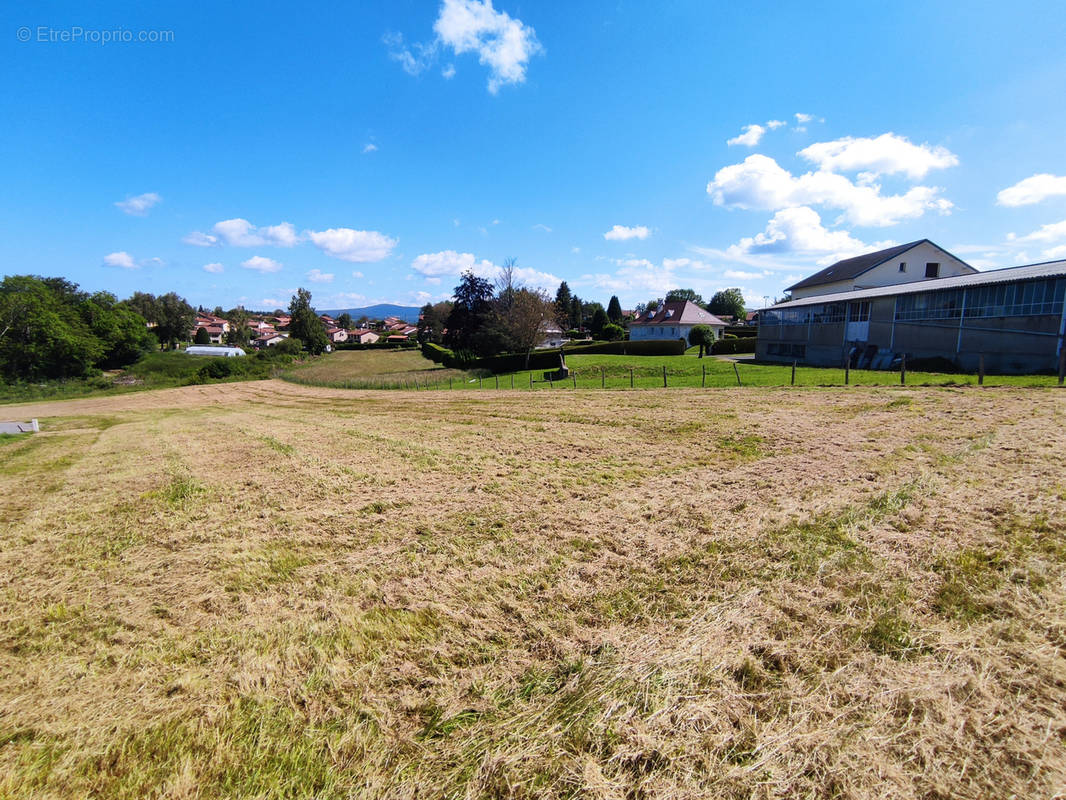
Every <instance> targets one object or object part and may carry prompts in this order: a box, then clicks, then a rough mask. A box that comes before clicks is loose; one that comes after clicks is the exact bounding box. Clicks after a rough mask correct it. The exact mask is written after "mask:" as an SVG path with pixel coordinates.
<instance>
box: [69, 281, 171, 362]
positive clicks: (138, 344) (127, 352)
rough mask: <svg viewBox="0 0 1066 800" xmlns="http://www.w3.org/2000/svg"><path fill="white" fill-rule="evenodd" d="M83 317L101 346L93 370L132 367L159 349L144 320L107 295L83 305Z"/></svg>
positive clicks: (98, 294) (99, 296)
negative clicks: (102, 347) (100, 354)
mask: <svg viewBox="0 0 1066 800" xmlns="http://www.w3.org/2000/svg"><path fill="white" fill-rule="evenodd" d="M82 316H83V318H84V319H85V321H86V322H88V324H89V328H90V329H91V330H92V332H93V334H94V335H96V336H97V338H99V339H100V341H101V342H102V343H103V345H104V354H103V356H102V357H101V359H100V360H99V362H97V364H96V366H98V367H101V368H103V369H118V368H119V367H124V366H126V365H127V364H132V363H133V362H134V361H136V360H137V359H138V358H140V357H141V356H142V355H144V354H145V353H147V352H148V351H150V350H153V349H155V348H156V347H157V346H158V341H157V340H156V338H155V336H153V335H152V334H151V333H150V332H149V330H148V323H147V321H146V320H145V318H144V317H142V316H141V315H140V314H138V313H137V312H135V311H134V310H133V309H131V308H129V307H128V306H127V305H125V304H123V303H120V302H118V300H117V299H116V298H115V296H114V295H113V294H111V293H110V292H97V293H96V294H94V295H92V296H91V297H89V298H88V300H86V301H85V303H84V304H83V306H82Z"/></svg>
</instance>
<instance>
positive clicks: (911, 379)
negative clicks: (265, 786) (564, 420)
mask: <svg viewBox="0 0 1066 800" xmlns="http://www.w3.org/2000/svg"><path fill="white" fill-rule="evenodd" d="M708 362H709V363H704V364H700V365H698V366H693V365H683V366H681V365H677V366H670V365H667V364H662V363H656V364H654V365H618V364H612V365H599V366H582V367H577V368H571V369H569V370H567V371H566V372H565V373H563V372H561V371H558V370H556V371H547V372H546V371H541V370H525V371H522V372H513V373H506V374H502V375H493V374H476V373H458V374H457V371H455V370H449V371H448V373H449V374H448V375H447V376H446V377H445V376H444V375H435V374H434V373H435V372H437V371H435V370H425V371H423V372H421V373H418V374H411V373H395V374H391V375H381V376H369V377H359V378H350V379H336V380H308V379H303V378H301V377H300V376H299V375H298V374H289V375H285V376H283V377H284V378H285V379H286V380H289V381H292V382H294V383H302V384H309V385H315V386H327V387H332V388H340V389H371V390H403V391H453V392H454V391H471V390H474V391H502V390H506V391H552V390H567V389H569V390H577V389H602V390H608V389H609V390H624V389H664V388H666V389H670V388H689V389H715V388H736V387H741V388H743V387H774V386H800V387H802V386H808V387H833V386H841V387H843V386H987V387H995V386H1028V387H1051V386H1062V385H1063V374H1062V371H1060V373H1059V374H1058V375H1054V374H1047V375H1044V374H1038V375H985V374H984V373H983V372H979V373H976V374H966V373H937V372H923V371H913V370H908V369H907V365H906V361H905V360H904V361H903V363H902V364H901V365H900V369H899V370H896V371H886V370H857V369H850V368H849V367H846V366H845V367H841V368H838V369H832V368H825V367H808V366H803V365H800V364H799V363H798V362H797V363H793V364H791V365H777V364H765V363H752V362H746V361H734V360H719V359H708ZM440 372H444V370H441V371H440Z"/></svg>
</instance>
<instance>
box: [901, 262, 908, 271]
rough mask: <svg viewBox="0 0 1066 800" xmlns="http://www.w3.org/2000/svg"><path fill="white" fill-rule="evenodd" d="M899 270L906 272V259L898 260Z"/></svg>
mask: <svg viewBox="0 0 1066 800" xmlns="http://www.w3.org/2000/svg"><path fill="white" fill-rule="evenodd" d="M899 271H900V272H906V271H907V262H906V261H900V262H899Z"/></svg>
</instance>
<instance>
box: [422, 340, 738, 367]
mask: <svg viewBox="0 0 1066 800" xmlns="http://www.w3.org/2000/svg"><path fill="white" fill-rule="evenodd" d="M687 348H688V343H687V342H685V340H684V339H648V340H643V339H642V340H640V341H636V342H632V341H626V342H595V343H593V344H577V345H563V354H564V355H568V356H571V355H573V356H576V355H619V356H681V355H684V354H685V350H686V349H687ZM751 352H755V351H754V350H752V351H751ZM422 355H423V356H425V357H426V358H428V359H429V360H430V361H432V362H434V363H435V364H443V365H444V366H445V367H448V368H449V369H482V370H487V371H489V372H495V373H501V372H521V371H522V370H527V369H531V370H541V369H556V368H558V366H559V348H557V347H553V348H551V349H548V350H534V351H533V352H532V353H530V354H529V361H528V363H527V361H526V354H525V353H500V354H499V355H495V356H486V357H484V358H464V357H463V356H462V354H457V353H453V352H452V351H451V350H449V349H448V348H446V347H441V346H440V345H439V344H433V343H431V342H426V343H425V344H423V345H422Z"/></svg>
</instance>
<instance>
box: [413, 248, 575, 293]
mask: <svg viewBox="0 0 1066 800" xmlns="http://www.w3.org/2000/svg"><path fill="white" fill-rule="evenodd" d="M411 269H413V270H414V271H415V272H417V273H418V274H419V275H421V276H423V277H424V278H425V280H426V282H427V283H431V284H434V285H436V284H439V283H440V280H441V278H446V277H456V276H458V275H460V274H462V273H464V272H472V273H474V274H475V275H477V276H478V277H480V278H487V279H488V280H494V279H495V278H496V277H498V276H499V274H500V266H499V265H497V264H493V263H492V262H491V261H488V260H486V259H480V260H479V259H478V258H477V257H476V256H475V255H474V254H473V253H457V252H456V251H455V250H442V251H441V252H439V253H422V254H421V255H419V256H416V257H415V259H414V260H413V261H412V262H411ZM514 277H515V279H516V280H517V281H518V282H519V283H521V284H524V285H527V286H533V287H552V286H557V285H558V284H559V282H560V281H561V279H560V278H559V277H558V276H557V275H553V274H552V273H550V272H542V271H541V270H538V269H533V268H531V267H516V268H515V270H514Z"/></svg>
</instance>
